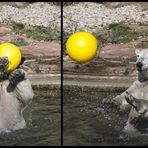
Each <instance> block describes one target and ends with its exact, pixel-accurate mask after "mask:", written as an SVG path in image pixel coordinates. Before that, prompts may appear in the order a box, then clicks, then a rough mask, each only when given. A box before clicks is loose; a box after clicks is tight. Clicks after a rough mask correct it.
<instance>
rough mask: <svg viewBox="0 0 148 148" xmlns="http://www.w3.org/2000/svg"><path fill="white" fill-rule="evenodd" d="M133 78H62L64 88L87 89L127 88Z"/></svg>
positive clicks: (69, 76) (65, 75) (78, 76)
mask: <svg viewBox="0 0 148 148" xmlns="http://www.w3.org/2000/svg"><path fill="white" fill-rule="evenodd" d="M135 80H136V78H135V77H119V76H118V77H117V76H109V77H104V76H90V75H69V74H68V75H67V74H64V76H63V85H64V86H70V85H73V86H82V87H84V86H88V87H98V88H110V87H118V88H123V87H124V88H127V87H129V86H130V85H131V84H132V83H133V82H134V81H135Z"/></svg>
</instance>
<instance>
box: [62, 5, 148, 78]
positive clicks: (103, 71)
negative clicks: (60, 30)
mask: <svg viewBox="0 0 148 148" xmlns="http://www.w3.org/2000/svg"><path fill="white" fill-rule="evenodd" d="M63 20H64V51H63V52H64V63H63V65H64V73H65V74H76V75H81V74H82V75H84V74H85V75H91V76H93V75H95V76H123V77H126V76H134V77H135V75H136V70H135V60H136V56H135V49H136V48H139V49H141V50H143V49H145V48H148V3H145V2H137V3H136V2H132V3H131V2H102V3H97V2H95V3H94V2H91V3H88V2H85V3H82V2H79V3H71V4H69V5H65V6H64V19H63ZM76 31H88V32H90V33H92V34H94V35H95V36H96V38H97V39H98V42H99V46H98V51H97V52H98V53H97V56H96V57H95V58H94V60H92V61H91V62H89V63H86V64H78V63H77V62H75V61H72V60H71V59H70V58H69V57H68V55H67V53H66V50H65V43H66V40H67V39H68V37H69V36H70V35H71V34H72V33H73V32H76Z"/></svg>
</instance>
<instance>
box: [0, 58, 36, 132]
mask: <svg viewBox="0 0 148 148" xmlns="http://www.w3.org/2000/svg"><path fill="white" fill-rule="evenodd" d="M8 63H9V62H8V60H7V59H6V58H0V131H12V130H18V129H22V128H25V127H26V122H25V120H24V117H23V111H24V110H25V108H26V107H27V105H28V104H29V103H30V102H31V101H32V99H33V96H34V93H33V90H32V87H31V83H30V81H29V79H28V76H27V73H26V72H25V71H24V70H23V69H21V68H19V67H18V68H17V69H15V70H14V71H12V72H11V73H10V74H5V72H4V71H5V69H6V67H7V65H8Z"/></svg>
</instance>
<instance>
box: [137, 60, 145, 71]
mask: <svg viewBox="0 0 148 148" xmlns="http://www.w3.org/2000/svg"><path fill="white" fill-rule="evenodd" d="M142 66H143V62H142V61H139V60H138V61H137V62H136V67H137V70H138V71H141V70H142Z"/></svg>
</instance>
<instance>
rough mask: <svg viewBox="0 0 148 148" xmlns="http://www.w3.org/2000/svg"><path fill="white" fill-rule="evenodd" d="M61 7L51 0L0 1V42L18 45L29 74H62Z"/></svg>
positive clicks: (24, 66)
mask: <svg viewBox="0 0 148 148" xmlns="http://www.w3.org/2000/svg"><path fill="white" fill-rule="evenodd" d="M60 11H61V8H60V6H58V5H55V4H53V3H51V2H49V3H46V2H34V3H33V2H32V3H29V2H1V3H0V43H5V42H11V43H14V44H15V45H17V46H18V47H19V48H20V49H21V51H22V54H23V56H24V57H25V58H26V61H25V63H24V64H23V66H22V67H23V68H24V69H25V70H26V71H27V72H28V73H29V74H59V73H60V67H61V65H60V61H61V47H60V34H61V31H60V29H61V28H60V24H61V22H60V20H61V12H60Z"/></svg>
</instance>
